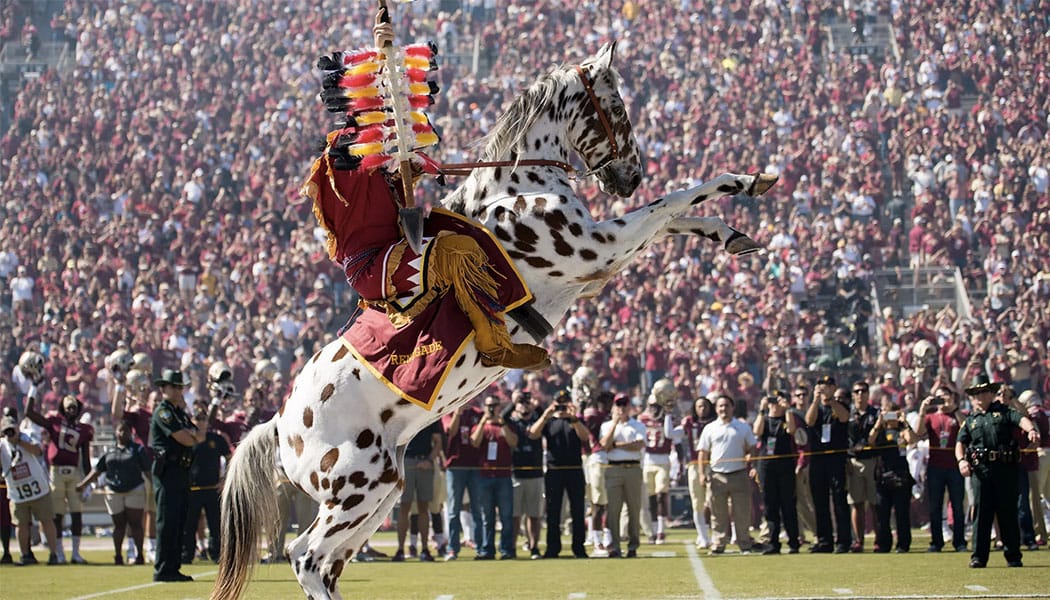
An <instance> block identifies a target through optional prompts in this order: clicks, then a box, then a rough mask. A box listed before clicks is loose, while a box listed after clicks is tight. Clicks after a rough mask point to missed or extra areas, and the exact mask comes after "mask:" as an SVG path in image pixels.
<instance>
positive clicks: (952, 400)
mask: <svg viewBox="0 0 1050 600" xmlns="http://www.w3.org/2000/svg"><path fill="white" fill-rule="evenodd" d="M931 409H932V410H933V412H932V413H931V412H930V411H931ZM919 417H920V418H919V423H918V425H917V426H916V428H915V435H916V437H917V438H918V439H922V438H926V439H927V440H928V441H929V443H930V458H929V461H928V462H927V465H926V498H927V499H928V500H929V503H930V546H929V548H927V549H926V551H927V552H940V551H941V548H942V547H944V527H943V525H942V522H943V520H944V519H943V516H944V490H945V488H947V490H948V504H949V505H950V506H951V509H952V548H954V549H955V551H956V552H965V551H966V513H965V512H964V511H963V500H964V498H965V496H966V483H965V481H963V476H962V475H961V474H960V473H959V465H958V464H956V462H955V442H956V441H957V440H958V438H959V428H960V427H962V423H963V417H962V414H961V413H960V412H959V403H958V401H957V400H956V397H955V392H953V391H952V390H951V389H950V388H949V387H948V386H946V385H940V386H938V387H936V388H934V390H933V395H931V396H927V397H926V398H924V399H923V401H922V403H921V404H920V405H919Z"/></svg>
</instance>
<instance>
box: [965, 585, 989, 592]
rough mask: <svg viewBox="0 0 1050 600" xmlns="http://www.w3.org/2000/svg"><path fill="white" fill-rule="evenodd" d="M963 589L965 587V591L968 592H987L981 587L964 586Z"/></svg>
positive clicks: (986, 589)
mask: <svg viewBox="0 0 1050 600" xmlns="http://www.w3.org/2000/svg"><path fill="white" fill-rule="evenodd" d="M963 587H965V588H966V589H968V590H970V591H971V592H987V591H988V588H986V587H984V586H983V585H976V584H973V585H965V586H963Z"/></svg>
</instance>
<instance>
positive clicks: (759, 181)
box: [747, 173, 780, 196]
mask: <svg viewBox="0 0 1050 600" xmlns="http://www.w3.org/2000/svg"><path fill="white" fill-rule="evenodd" d="M752 177H754V178H755V180H754V181H752V182H751V187H750V188H748V190H747V195H748V196H761V195H762V194H765V193H766V192H768V191H769V188H771V187H773V184H775V183H776V182H777V181H778V180H779V179H780V176H778V175H770V174H769V173H757V174H755V175H752Z"/></svg>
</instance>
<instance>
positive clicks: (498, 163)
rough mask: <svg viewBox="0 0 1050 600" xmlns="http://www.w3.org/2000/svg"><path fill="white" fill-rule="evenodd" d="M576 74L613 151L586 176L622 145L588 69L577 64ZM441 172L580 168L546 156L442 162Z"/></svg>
mask: <svg viewBox="0 0 1050 600" xmlns="http://www.w3.org/2000/svg"><path fill="white" fill-rule="evenodd" d="M576 74H577V75H579V76H580V81H582V82H583V88H584V89H585V90H587V95H588V96H589V97H590V99H591V106H592V107H594V111H595V112H596V113H598V120H599V121H601V123H602V129H604V130H605V137H606V139H607V140H608V141H609V144H610V145H612V152H611V153H610V154H609V157H608V158H606V159H605V160H603V161H602V162H601V163H600V164H599V165H598V166H597V167H594V168H593V169H590V170H589V171H586V172H584V173H583V176H584V177H586V176H588V175H591V174H593V173H596V172H597V171H600V170H602V169H603V168H605V166H606V165H608V164H609V163H611V162H612V161H614V160H616V159H617V158H619V157H620V147H619V145H618V144H617V143H616V137H615V136H614V135H613V130H612V124H611V123H610V122H609V115H607V114H606V113H605V109H603V108H602V105H601V103H600V102H598V96H597V95H596V94H595V93H594V86H593V85H592V84H591V79H590V77H588V76H587V73H586V71H584V70H583V67H581V66H579V65H577V66H576ZM440 166H441V172H442V174H444V175H455V176H467V175H470V173H471V171H473V170H474V169H487V168H494V167H519V166H520V167H555V168H558V169H561V170H562V171H565V172H566V173H574V172H576V171H577V170H578V169H576V167H574V166H572V165H570V164H569V163H567V162H564V161H560V160H551V159H545V158H525V159H521V160H495V161H481V162H464V163H442V164H441V165H440Z"/></svg>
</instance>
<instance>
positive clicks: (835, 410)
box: [806, 375, 852, 554]
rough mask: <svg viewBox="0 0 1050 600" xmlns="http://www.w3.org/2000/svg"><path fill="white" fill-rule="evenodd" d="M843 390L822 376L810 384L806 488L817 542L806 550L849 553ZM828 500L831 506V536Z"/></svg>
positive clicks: (844, 392)
mask: <svg viewBox="0 0 1050 600" xmlns="http://www.w3.org/2000/svg"><path fill="white" fill-rule="evenodd" d="M847 405H848V399H847V394H846V391H845V390H841V389H840V390H836V388H835V379H834V378H833V377H831V376H829V375H824V376H823V377H821V378H820V379H818V380H817V384H816V385H815V386H814V387H813V400H812V402H811V403H810V405H809V408H808V409H806V426H807V427H809V430H810V431H809V436H808V437H809V441H810V451H811V452H812V453H813V454H812V456H811V457H810V469H809V487H810V490H811V491H812V492H813V508H814V514H815V517H816V520H817V542H816V543H815V544H813V546H811V547H810V549H809V551H810V552H832V551H834V552H835V553H837V554H841V553H844V552H849V547H850V541H851V539H852V536H851V534H850V514H849V504H848V503H847V502H846V448H847V446H848V445H849V439H848V437H847V431H846V429H847V428H846V422H847V421H849V409H848V408H847ZM829 502H830V503H832V504H834V505H835V528H834V532H836V533H838V537H837V538H835V537H833V531H832V527H831V511H830V510H829Z"/></svg>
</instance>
